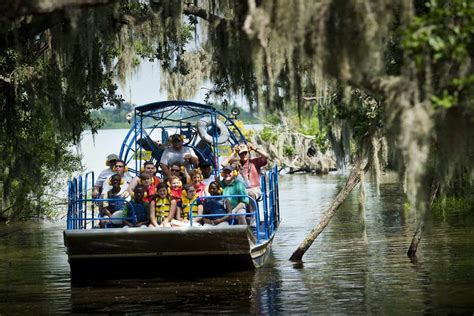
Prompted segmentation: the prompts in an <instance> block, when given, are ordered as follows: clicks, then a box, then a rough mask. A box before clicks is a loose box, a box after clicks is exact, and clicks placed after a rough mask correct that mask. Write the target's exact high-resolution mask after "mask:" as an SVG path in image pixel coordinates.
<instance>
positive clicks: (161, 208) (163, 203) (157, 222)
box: [150, 183, 176, 227]
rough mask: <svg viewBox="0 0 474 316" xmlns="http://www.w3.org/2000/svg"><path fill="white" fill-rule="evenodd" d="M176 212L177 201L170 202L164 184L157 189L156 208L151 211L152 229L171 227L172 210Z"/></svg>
mask: <svg viewBox="0 0 474 316" xmlns="http://www.w3.org/2000/svg"><path fill="white" fill-rule="evenodd" d="M172 209H174V210H175V212H176V200H170V198H169V196H168V188H167V187H166V185H165V184H164V183H160V184H159V185H158V187H157V192H156V199H155V208H154V209H153V208H151V209H150V222H151V223H150V227H171V225H170V222H171V220H172V219H173V218H172V212H171V210H172Z"/></svg>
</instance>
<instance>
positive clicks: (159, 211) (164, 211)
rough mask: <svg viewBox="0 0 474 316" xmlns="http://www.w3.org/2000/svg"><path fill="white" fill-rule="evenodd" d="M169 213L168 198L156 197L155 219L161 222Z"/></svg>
mask: <svg viewBox="0 0 474 316" xmlns="http://www.w3.org/2000/svg"><path fill="white" fill-rule="evenodd" d="M169 213H170V199H169V198H168V197H165V198H163V199H161V198H156V203H155V215H156V219H157V220H160V222H162V221H163V220H164V219H165V218H166V217H168V215H169Z"/></svg>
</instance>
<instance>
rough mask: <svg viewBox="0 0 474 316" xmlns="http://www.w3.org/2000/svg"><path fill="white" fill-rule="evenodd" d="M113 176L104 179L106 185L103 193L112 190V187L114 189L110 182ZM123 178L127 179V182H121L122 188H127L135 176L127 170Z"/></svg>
mask: <svg viewBox="0 0 474 316" xmlns="http://www.w3.org/2000/svg"><path fill="white" fill-rule="evenodd" d="M111 177H112V176H110V177H108V178H107V180H105V181H104V185H103V186H102V193H104V192H105V193H107V192H109V191H110V189H112V185H111V184H110V183H109V182H110V178H111ZM123 179H124V180H125V183H124V184H121V185H120V188H122V189H125V190H126V189H127V188H128V184H129V183H130V181H132V179H133V177H132V175H131V174H130V173H129V172H125V173H124V175H123Z"/></svg>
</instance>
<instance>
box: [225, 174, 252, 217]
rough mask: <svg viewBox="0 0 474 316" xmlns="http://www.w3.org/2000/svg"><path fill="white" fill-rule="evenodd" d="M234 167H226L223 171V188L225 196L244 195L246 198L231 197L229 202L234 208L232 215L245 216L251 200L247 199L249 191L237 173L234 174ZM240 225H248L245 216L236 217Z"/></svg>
mask: <svg viewBox="0 0 474 316" xmlns="http://www.w3.org/2000/svg"><path fill="white" fill-rule="evenodd" d="M234 171H236V170H234V167H233V166H231V165H228V166H225V167H224V168H223V169H222V181H220V182H221V183H220V184H221V187H222V189H223V190H224V191H223V195H244V197H230V198H228V199H229V202H230V206H231V208H232V214H245V213H246V212H247V211H246V209H247V205H248V204H249V198H248V197H247V190H246V188H245V184H244V183H243V182H242V181H240V180H239V179H237V172H234ZM236 218H237V222H238V223H239V225H247V221H246V220H245V215H242V216H236Z"/></svg>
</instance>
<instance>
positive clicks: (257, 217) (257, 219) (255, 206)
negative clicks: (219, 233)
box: [189, 194, 268, 243]
mask: <svg viewBox="0 0 474 316" xmlns="http://www.w3.org/2000/svg"><path fill="white" fill-rule="evenodd" d="M228 198H248V199H249V203H252V206H253V208H252V209H253V210H254V211H253V212H245V213H219V214H200V215H199V216H198V217H202V218H205V217H216V216H220V217H223V216H229V217H231V218H233V219H234V221H235V217H237V216H245V217H248V216H255V222H256V223H257V224H256V226H255V237H256V238H257V243H259V242H260V239H261V238H262V236H261V235H260V230H261V228H260V225H259V224H258V223H260V210H259V208H258V203H257V201H255V199H253V198H252V197H250V196H249V195H247V194H240V195H208V196H201V197H199V198H197V199H196V200H194V201H193V202H192V203H191V205H190V207H189V222H190V225H191V226H193V217H195V216H194V215H193V207H194V205H195V204H196V203H197V201H198V200H199V199H201V200H207V199H228ZM265 239H268V235H267V234H266V231H265Z"/></svg>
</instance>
